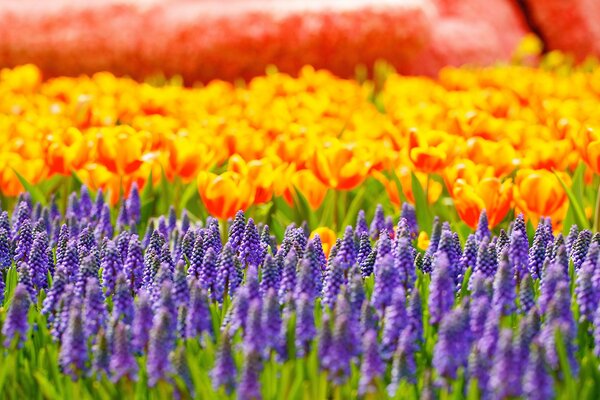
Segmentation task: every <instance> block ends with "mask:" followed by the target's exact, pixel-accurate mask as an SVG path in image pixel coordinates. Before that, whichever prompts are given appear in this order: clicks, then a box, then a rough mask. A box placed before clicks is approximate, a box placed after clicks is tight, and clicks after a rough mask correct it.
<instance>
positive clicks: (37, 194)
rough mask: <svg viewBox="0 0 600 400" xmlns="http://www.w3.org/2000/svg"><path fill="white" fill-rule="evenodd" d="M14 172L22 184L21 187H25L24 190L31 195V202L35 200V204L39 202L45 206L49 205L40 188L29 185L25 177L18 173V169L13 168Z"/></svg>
mask: <svg viewBox="0 0 600 400" xmlns="http://www.w3.org/2000/svg"><path fill="white" fill-rule="evenodd" d="M13 171H14V173H15V175H17V178H18V179H19V182H21V185H23V188H25V190H26V191H27V192H29V194H30V195H31V200H33V202H34V203H36V202H39V203H41V204H42V205H44V206H45V205H46V204H47V201H46V196H44V193H42V190H41V189H40V188H39V187H37V186H34V185H32V184H31V183H29V182H28V181H27V179H25V178H24V177H23V175H21V174H19V173H18V172H17V170H16V169H14V168H13Z"/></svg>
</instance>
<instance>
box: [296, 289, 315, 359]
mask: <svg viewBox="0 0 600 400" xmlns="http://www.w3.org/2000/svg"><path fill="white" fill-rule="evenodd" d="M316 334H317V331H316V328H315V317H314V304H313V302H312V299H311V298H310V297H309V296H308V295H307V294H306V293H301V294H300V295H299V297H298V300H297V305H296V352H297V354H298V356H299V357H304V356H306V355H307V354H308V351H309V346H310V343H311V342H312V340H313V339H314V338H315V336H316Z"/></svg>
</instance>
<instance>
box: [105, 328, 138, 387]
mask: <svg viewBox="0 0 600 400" xmlns="http://www.w3.org/2000/svg"><path fill="white" fill-rule="evenodd" d="M137 371H138V365H137V362H136V361H135V357H134V356H133V352H132V348H131V341H130V334H129V327H128V326H127V325H125V324H124V323H123V322H121V321H119V322H117V326H116V327H115V332H114V341H113V351H112V354H111V358H110V372H111V380H112V381H113V382H117V381H119V380H120V379H121V378H123V377H128V378H129V379H131V380H136V379H137Z"/></svg>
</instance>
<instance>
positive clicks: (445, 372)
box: [433, 305, 471, 379]
mask: <svg viewBox="0 0 600 400" xmlns="http://www.w3.org/2000/svg"><path fill="white" fill-rule="evenodd" d="M470 336H471V334H470V331H469V310H468V308H466V307H465V306H464V305H460V306H458V307H457V308H455V309H454V310H452V311H450V312H448V313H447V314H446V315H444V317H443V319H442V320H441V323H440V329H439V333H438V341H437V343H436V344H435V347H434V349H433V366H434V368H435V369H436V370H437V371H438V373H439V375H440V376H441V377H443V378H445V379H456V372H457V370H458V369H459V368H461V367H465V366H466V365H467V360H468V357H469V349H470V345H471V343H470Z"/></svg>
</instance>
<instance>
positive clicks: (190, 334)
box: [185, 281, 212, 338]
mask: <svg viewBox="0 0 600 400" xmlns="http://www.w3.org/2000/svg"><path fill="white" fill-rule="evenodd" d="M190 289H191V294H190V304H189V311H188V313H187V320H186V323H185V327H186V334H185V336H186V337H187V338H194V337H198V336H200V335H201V334H202V333H203V332H207V333H211V331H212V325H211V319H210V310H209V308H208V296H207V294H206V291H205V290H204V289H203V288H202V287H201V286H200V284H199V283H198V282H196V281H192V282H191V283H190Z"/></svg>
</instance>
